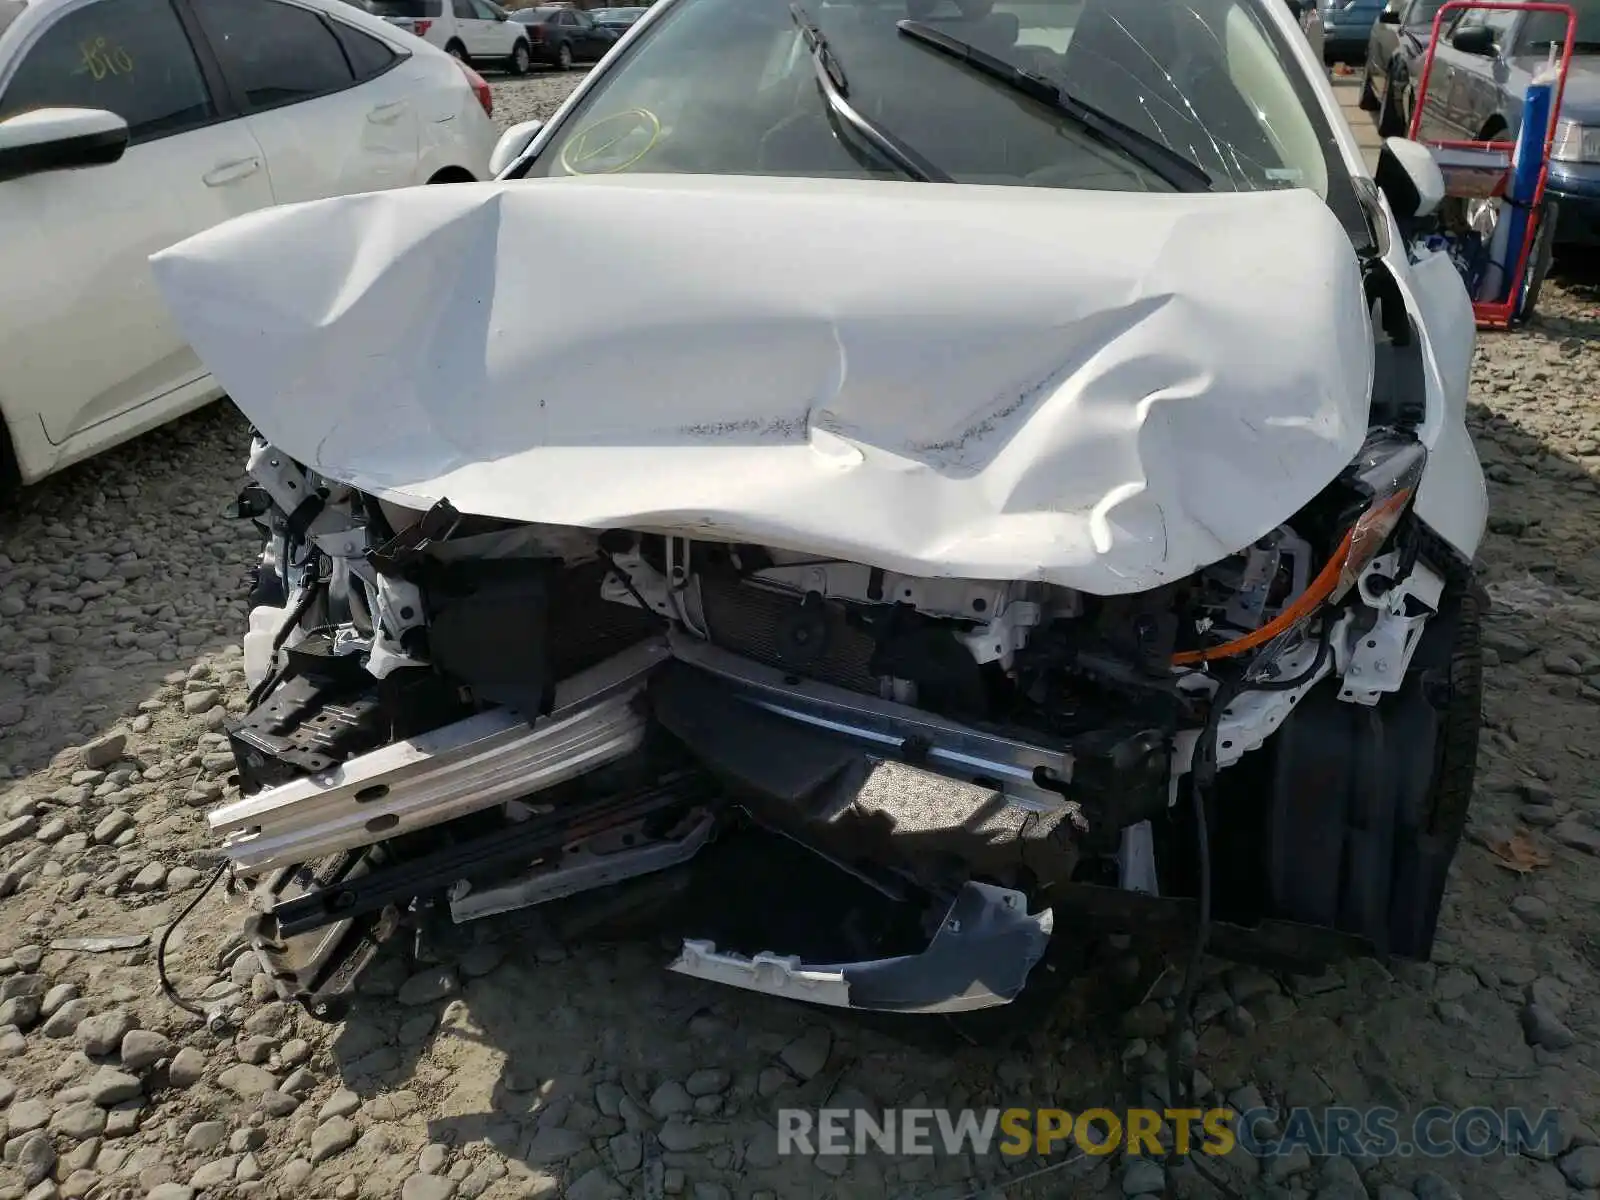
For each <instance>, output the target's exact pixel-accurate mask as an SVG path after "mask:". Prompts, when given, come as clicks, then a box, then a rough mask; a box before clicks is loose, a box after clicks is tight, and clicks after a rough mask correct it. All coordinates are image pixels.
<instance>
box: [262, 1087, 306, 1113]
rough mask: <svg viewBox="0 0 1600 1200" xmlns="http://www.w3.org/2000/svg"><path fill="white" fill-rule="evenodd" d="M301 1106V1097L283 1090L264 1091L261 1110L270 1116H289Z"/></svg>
mask: <svg viewBox="0 0 1600 1200" xmlns="http://www.w3.org/2000/svg"><path fill="white" fill-rule="evenodd" d="M299 1107H300V1098H299V1097H298V1096H291V1095H289V1094H288V1093H286V1092H283V1091H273V1092H262V1093H261V1111H263V1112H264V1113H266V1114H267V1115H268V1116H269V1117H287V1116H288V1115H289V1114H290V1113H292V1112H294V1110H295V1109H297V1108H299Z"/></svg>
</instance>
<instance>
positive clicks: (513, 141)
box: [489, 121, 544, 177]
mask: <svg viewBox="0 0 1600 1200" xmlns="http://www.w3.org/2000/svg"><path fill="white" fill-rule="evenodd" d="M543 128H544V122H543V121H519V122H517V123H516V124H515V125H513V126H512V127H511V128H510V129H508V130H506V131H505V132H504V133H502V134H501V135H500V140H499V141H498V142H496V143H495V144H494V152H493V153H492V154H490V155H489V174H491V175H494V176H497V177H498V176H499V174H500V172H501V171H504V170H505V169H506V168H507V167H509V166H510V165H511V164H512V163H514V162H516V161H517V159H519V158H521V157H522V152H523V151H524V150H526V149H527V148H528V147H529V146H531V145H532V144H533V139H534V138H536V137H538V136H539V131H540V130H541V129H543Z"/></svg>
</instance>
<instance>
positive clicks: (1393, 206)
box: [1372, 137, 1444, 224]
mask: <svg viewBox="0 0 1600 1200" xmlns="http://www.w3.org/2000/svg"><path fill="white" fill-rule="evenodd" d="M1372 178H1373V182H1374V183H1376V184H1377V185H1378V190H1379V191H1380V192H1382V193H1383V196H1384V199H1386V200H1387V201H1388V202H1389V208H1390V210H1391V211H1392V212H1393V213H1394V217H1395V220H1396V221H1399V222H1401V223H1402V224H1403V223H1405V222H1407V221H1415V220H1418V219H1419V218H1422V217H1426V216H1431V215H1432V214H1433V213H1434V212H1435V211H1437V210H1438V208H1439V205H1440V204H1442V203H1444V172H1443V171H1441V170H1440V169H1439V164H1438V163H1437V162H1436V161H1435V160H1434V157H1433V151H1431V150H1429V149H1428V148H1427V147H1426V146H1424V145H1423V144H1422V143H1421V142H1413V141H1410V140H1408V139H1406V138H1397V137H1392V138H1384V139H1383V150H1382V151H1381V152H1380V153H1379V155H1378V169H1377V171H1375V172H1374V173H1373V177H1372Z"/></svg>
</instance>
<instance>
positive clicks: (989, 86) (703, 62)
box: [525, 0, 1364, 230]
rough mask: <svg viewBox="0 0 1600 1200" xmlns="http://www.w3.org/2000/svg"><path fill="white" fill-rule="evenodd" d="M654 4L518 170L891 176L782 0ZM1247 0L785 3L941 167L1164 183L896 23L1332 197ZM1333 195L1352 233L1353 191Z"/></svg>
mask: <svg viewBox="0 0 1600 1200" xmlns="http://www.w3.org/2000/svg"><path fill="white" fill-rule="evenodd" d="M665 2H667V3H669V4H670V5H671V7H670V8H669V10H668V11H667V12H665V13H663V14H661V16H660V17H659V18H658V19H657V20H656V21H655V22H654V24H653V27H652V28H650V29H649V30H648V33H647V35H646V36H645V37H643V38H641V39H638V40H636V41H635V42H634V43H633V45H632V47H631V48H630V50H629V52H628V53H626V54H625V55H624V56H623V57H622V59H621V60H620V61H618V62H617V63H616V64H615V65H614V66H612V67H611V68H610V69H609V70H606V71H604V72H603V73H602V75H601V77H600V78H598V79H596V80H595V81H594V86H593V88H592V90H590V91H589V92H588V93H587V94H586V95H585V96H584V97H583V99H582V101H581V102H580V103H579V104H578V105H577V107H576V108H575V109H574V110H573V112H572V113H571V114H570V115H569V116H567V117H566V118H565V119H564V120H563V122H562V125H561V127H560V128H559V129H558V130H556V131H554V135H553V137H552V139H551V140H550V142H549V143H548V144H547V146H546V147H545V149H544V150H543V151H542V152H541V154H540V156H539V158H538V159H537V161H535V162H534V163H533V164H532V166H531V167H530V168H529V169H528V170H527V171H526V172H525V173H526V174H528V175H535V176H536V175H570V174H602V173H614V172H621V171H639V172H696V173H710V174H738V175H802V176H834V177H838V176H846V177H862V176H872V177H883V178H903V177H904V171H903V169H901V168H897V167H896V165H895V164H894V163H893V162H891V161H889V160H887V159H885V158H883V157H882V156H881V155H880V154H878V153H876V152H875V151H874V150H873V149H872V147H871V146H870V145H866V146H864V145H863V144H862V142H861V140H860V139H858V138H853V137H850V136H848V135H841V133H840V131H839V130H838V122H837V121H836V119H835V117H836V113H834V112H832V111H830V106H829V105H828V104H827V103H825V101H824V99H823V97H822V95H821V93H820V91H819V88H818V84H817V77H816V74H815V71H814V64H813V61H812V57H811V53H810V51H809V49H808V47H807V45H806V43H805V41H804V39H803V38H802V37H801V35H800V30H799V27H798V23H797V21H796V20H795V18H794V14H792V13H791V11H790V6H789V4H788V3H787V0H665ZM1258 2H1261V0H1013V2H1007V0H1000V2H994V0H810V2H809V3H806V4H804V6H803V9H802V16H803V18H804V19H806V20H808V21H809V22H811V23H814V24H815V26H816V28H817V29H818V30H819V31H820V32H821V34H822V35H823V36H824V38H825V39H826V42H827V48H828V50H829V51H831V54H832V58H833V60H834V61H835V63H836V64H837V66H838V68H839V69H840V71H841V72H842V73H843V74H844V76H846V78H847V80H848V85H849V87H848V93H849V104H850V106H851V107H852V108H853V109H854V110H855V111H856V112H858V113H859V114H860V115H861V116H862V117H863V118H864V119H865V120H866V121H868V122H870V123H871V124H873V125H875V126H877V127H878V128H880V129H882V130H884V131H886V132H889V133H892V134H893V135H894V136H895V137H896V138H897V139H898V140H899V141H900V142H903V143H904V144H905V145H906V146H907V147H908V148H910V149H912V150H914V151H915V152H917V154H918V155H920V156H921V158H922V159H923V160H925V161H926V162H928V163H930V164H932V165H933V166H935V167H937V168H938V169H939V171H940V172H941V173H942V174H943V175H946V176H948V177H949V178H951V179H952V180H954V181H955V182H958V183H995V184H1012V185H1024V186H1036V187H1061V188H1078V189H1082V188H1092V189H1101V190H1112V191H1170V190H1172V189H1173V186H1174V184H1173V182H1172V181H1171V180H1170V179H1169V178H1164V177H1163V175H1162V173H1161V172H1159V171H1156V170H1152V169H1151V163H1150V162H1149V161H1140V160H1141V157H1144V158H1145V159H1147V160H1148V156H1138V155H1135V154H1130V153H1129V152H1128V150H1127V148H1126V147H1120V148H1119V147H1118V146H1116V145H1112V144H1108V142H1107V139H1105V138H1104V137H1095V136H1092V134H1091V131H1089V130H1086V129H1085V127H1084V125H1083V124H1082V122H1081V121H1076V120H1074V119H1073V118H1072V117H1071V115H1070V114H1064V113H1063V112H1061V111H1059V109H1058V108H1056V107H1053V106H1052V105H1050V104H1048V103H1046V102H1044V101H1042V100H1041V99H1039V98H1038V97H1037V96H1034V97H1030V96H1028V95H1025V94H1023V93H1022V92H1021V91H1020V90H1019V89H1018V88H1016V87H1014V86H1007V85H1005V84H1004V83H1002V82H1000V81H997V80H996V79H995V78H994V77H993V76H992V74H985V73H984V72H982V71H979V70H976V69H974V68H973V67H972V66H971V65H969V64H966V63H963V62H961V61H959V60H957V59H955V58H953V57H951V56H950V55H948V54H945V53H941V52H939V51H938V50H937V49H933V48H930V47H929V46H928V45H926V44H925V43H923V42H921V41H919V40H918V39H915V38H913V37H909V36H907V35H906V34H905V33H903V32H902V31H900V30H899V29H898V28H897V25H898V23H899V22H901V21H905V20H907V19H911V20H914V21H918V22H921V23H922V24H924V25H926V26H928V27H931V28H933V29H936V30H938V31H940V32H941V33H943V34H945V35H946V36H948V37H950V38H954V39H959V40H960V41H962V42H965V43H967V44H969V45H972V46H976V47H978V48H979V49H981V50H984V51H986V52H987V53H988V54H989V55H991V56H993V57H994V58H995V59H998V60H1000V62H1001V63H1003V64H1004V65H1005V66H1007V67H1014V68H1021V69H1022V70H1024V71H1027V72H1030V73H1033V74H1036V75H1038V76H1041V77H1044V78H1046V79H1048V80H1049V81H1051V82H1052V83H1053V84H1055V85H1057V86H1058V87H1060V88H1062V89H1064V91H1065V92H1066V93H1067V94H1068V95H1069V96H1070V97H1071V98H1072V99H1074V100H1077V101H1081V102H1082V103H1083V104H1084V105H1088V106H1092V107H1093V108H1095V109H1098V110H1100V112H1101V113H1103V114H1104V115H1105V116H1107V117H1109V118H1111V119H1112V120H1113V121H1115V122H1117V123H1119V124H1121V125H1123V126H1127V127H1131V128H1132V129H1133V130H1135V131H1137V132H1138V133H1140V134H1143V135H1145V136H1146V137H1148V138H1150V139H1152V140H1153V141H1155V142H1156V143H1159V144H1160V145H1161V146H1164V147H1166V148H1168V149H1169V150H1171V151H1172V152H1173V153H1175V154H1177V155H1180V156H1182V157H1183V158H1185V159H1187V160H1189V161H1190V162H1192V163H1193V164H1196V165H1197V166H1198V167H1199V168H1200V169H1201V170H1202V171H1204V173H1205V174H1206V175H1207V176H1209V178H1210V181H1211V184H1210V185H1211V187H1212V188H1213V189H1214V190H1219V191H1261V190H1269V189H1277V188H1290V187H1304V188H1309V189H1311V190H1312V191H1315V192H1316V193H1317V194H1318V195H1320V196H1322V197H1323V198H1325V199H1329V200H1330V203H1334V199H1333V198H1332V197H1330V196H1329V188H1330V184H1329V180H1330V175H1333V174H1339V175H1341V176H1342V175H1343V172H1342V168H1338V167H1337V164H1338V162H1339V159H1338V156H1337V151H1336V149H1335V148H1334V143H1333V141H1332V133H1331V130H1329V129H1328V128H1327V127H1326V125H1325V124H1324V123H1323V120H1322V117H1321V115H1320V113H1317V112H1316V110H1315V105H1316V101H1315V96H1314V93H1313V92H1312V91H1311V88H1310V82H1309V81H1308V80H1307V79H1305V78H1304V76H1303V74H1302V73H1301V72H1300V68H1299V67H1298V66H1296V65H1295V64H1294V63H1293V62H1292V61H1289V60H1288V57H1287V56H1288V51H1287V48H1286V46H1284V45H1283V44H1282V43H1281V42H1280V40H1279V38H1278V37H1277V35H1276V34H1274V33H1272V32H1271V31H1270V30H1269V29H1268V27H1267V24H1266V21H1265V19H1264V17H1263V16H1262V15H1261V12H1260V11H1259V9H1258V7H1257V3H1258ZM1342 184H1343V186H1344V188H1345V191H1346V192H1347V193H1349V196H1347V197H1345V198H1344V199H1346V200H1351V199H1352V198H1353V193H1352V192H1350V189H1349V187H1348V179H1347V178H1344V179H1343V180H1342ZM1334 207H1335V211H1340V209H1341V207H1343V208H1345V210H1346V211H1345V213H1344V217H1345V218H1347V219H1346V220H1345V223H1346V226H1347V228H1351V229H1353V230H1355V229H1364V226H1363V224H1362V222H1361V220H1360V218H1359V214H1356V215H1355V216H1354V217H1353V218H1351V217H1350V210H1351V208H1352V207H1353V200H1352V203H1351V204H1344V205H1341V204H1340V203H1334Z"/></svg>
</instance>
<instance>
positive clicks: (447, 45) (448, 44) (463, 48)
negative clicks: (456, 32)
mask: <svg viewBox="0 0 1600 1200" xmlns="http://www.w3.org/2000/svg"><path fill="white" fill-rule="evenodd" d="M451 46H460V47H461V51H462V53H463V54H464V53H466V49H467V47H466V43H465V42H463V41H462V40H461V39H460V38H451V39H450V40H449V41H448V42H446V43H445V44H444V48H445V49H446V50H448V49H450V47H451Z"/></svg>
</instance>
